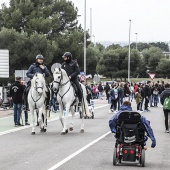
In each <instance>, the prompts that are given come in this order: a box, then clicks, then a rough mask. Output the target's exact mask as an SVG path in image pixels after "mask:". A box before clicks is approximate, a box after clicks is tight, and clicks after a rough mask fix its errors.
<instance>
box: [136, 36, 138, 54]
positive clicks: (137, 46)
mask: <svg viewBox="0 0 170 170" xmlns="http://www.w3.org/2000/svg"><path fill="white" fill-rule="evenodd" d="M135 34H136V51H137V50H138V44H137V38H138V33H135Z"/></svg>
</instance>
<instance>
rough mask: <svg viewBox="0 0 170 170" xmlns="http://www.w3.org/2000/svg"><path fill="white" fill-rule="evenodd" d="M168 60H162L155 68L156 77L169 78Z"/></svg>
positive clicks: (169, 64) (169, 60) (169, 62)
mask: <svg viewBox="0 0 170 170" xmlns="http://www.w3.org/2000/svg"><path fill="white" fill-rule="evenodd" d="M169 66H170V59H166V58H162V59H161V60H160V62H159V64H158V66H157V68H156V73H157V75H159V76H161V77H168V78H170V67H169Z"/></svg>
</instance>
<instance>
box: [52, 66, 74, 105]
mask: <svg viewBox="0 0 170 170" xmlns="http://www.w3.org/2000/svg"><path fill="white" fill-rule="evenodd" d="M59 70H60V72H61V78H60V81H59V82H58V81H55V80H54V81H53V83H57V84H59V86H58V89H57V90H56V91H54V90H53V91H54V93H55V94H57V93H58V91H59V88H61V87H63V86H65V85H66V84H67V83H68V82H70V80H68V81H66V82H65V83H63V84H61V80H63V75H62V71H61V69H59ZM70 87H71V83H70V86H69V88H68V90H67V91H66V92H65V93H64V94H63V95H62V96H61V95H60V94H59V93H58V95H59V96H60V97H61V101H62V99H63V97H64V95H65V94H66V93H67V92H68V91H69V90H70ZM62 104H63V101H62ZM63 106H64V105H63Z"/></svg>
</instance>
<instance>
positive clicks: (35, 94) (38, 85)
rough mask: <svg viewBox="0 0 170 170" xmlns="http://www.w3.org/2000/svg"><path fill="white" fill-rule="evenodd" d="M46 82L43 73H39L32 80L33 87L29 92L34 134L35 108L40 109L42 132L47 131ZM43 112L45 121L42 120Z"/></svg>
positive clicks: (39, 116)
mask: <svg viewBox="0 0 170 170" xmlns="http://www.w3.org/2000/svg"><path fill="white" fill-rule="evenodd" d="M46 91H47V88H46V83H45V79H44V76H43V74H40V73H37V74H35V75H34V77H33V79H32V80H31V88H30V90H29V93H28V104H29V108H30V112H31V113H32V123H33V126H32V135H35V115H34V110H36V111H38V113H39V114H38V122H39V126H40V130H41V132H46V123H45V122H46V118H47V111H46V105H45V100H46ZM42 114H43V115H44V121H43V120H42Z"/></svg>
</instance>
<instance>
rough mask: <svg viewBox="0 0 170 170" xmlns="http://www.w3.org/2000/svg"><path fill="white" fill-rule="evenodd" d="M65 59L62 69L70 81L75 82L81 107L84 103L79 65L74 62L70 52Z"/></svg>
mask: <svg viewBox="0 0 170 170" xmlns="http://www.w3.org/2000/svg"><path fill="white" fill-rule="evenodd" d="M62 57H63V59H64V63H63V64H62V66H61V68H62V69H64V70H65V71H66V73H67V75H68V77H69V79H70V81H71V82H73V83H74V84H75V85H76V87H77V90H78V98H79V104H78V105H79V106H80V105H81V102H82V91H81V89H80V83H79V81H78V78H77V77H78V75H79V74H80V69H79V65H78V64H77V62H76V61H75V60H72V54H71V53H70V52H66V53H64V55H63V56H62Z"/></svg>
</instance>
